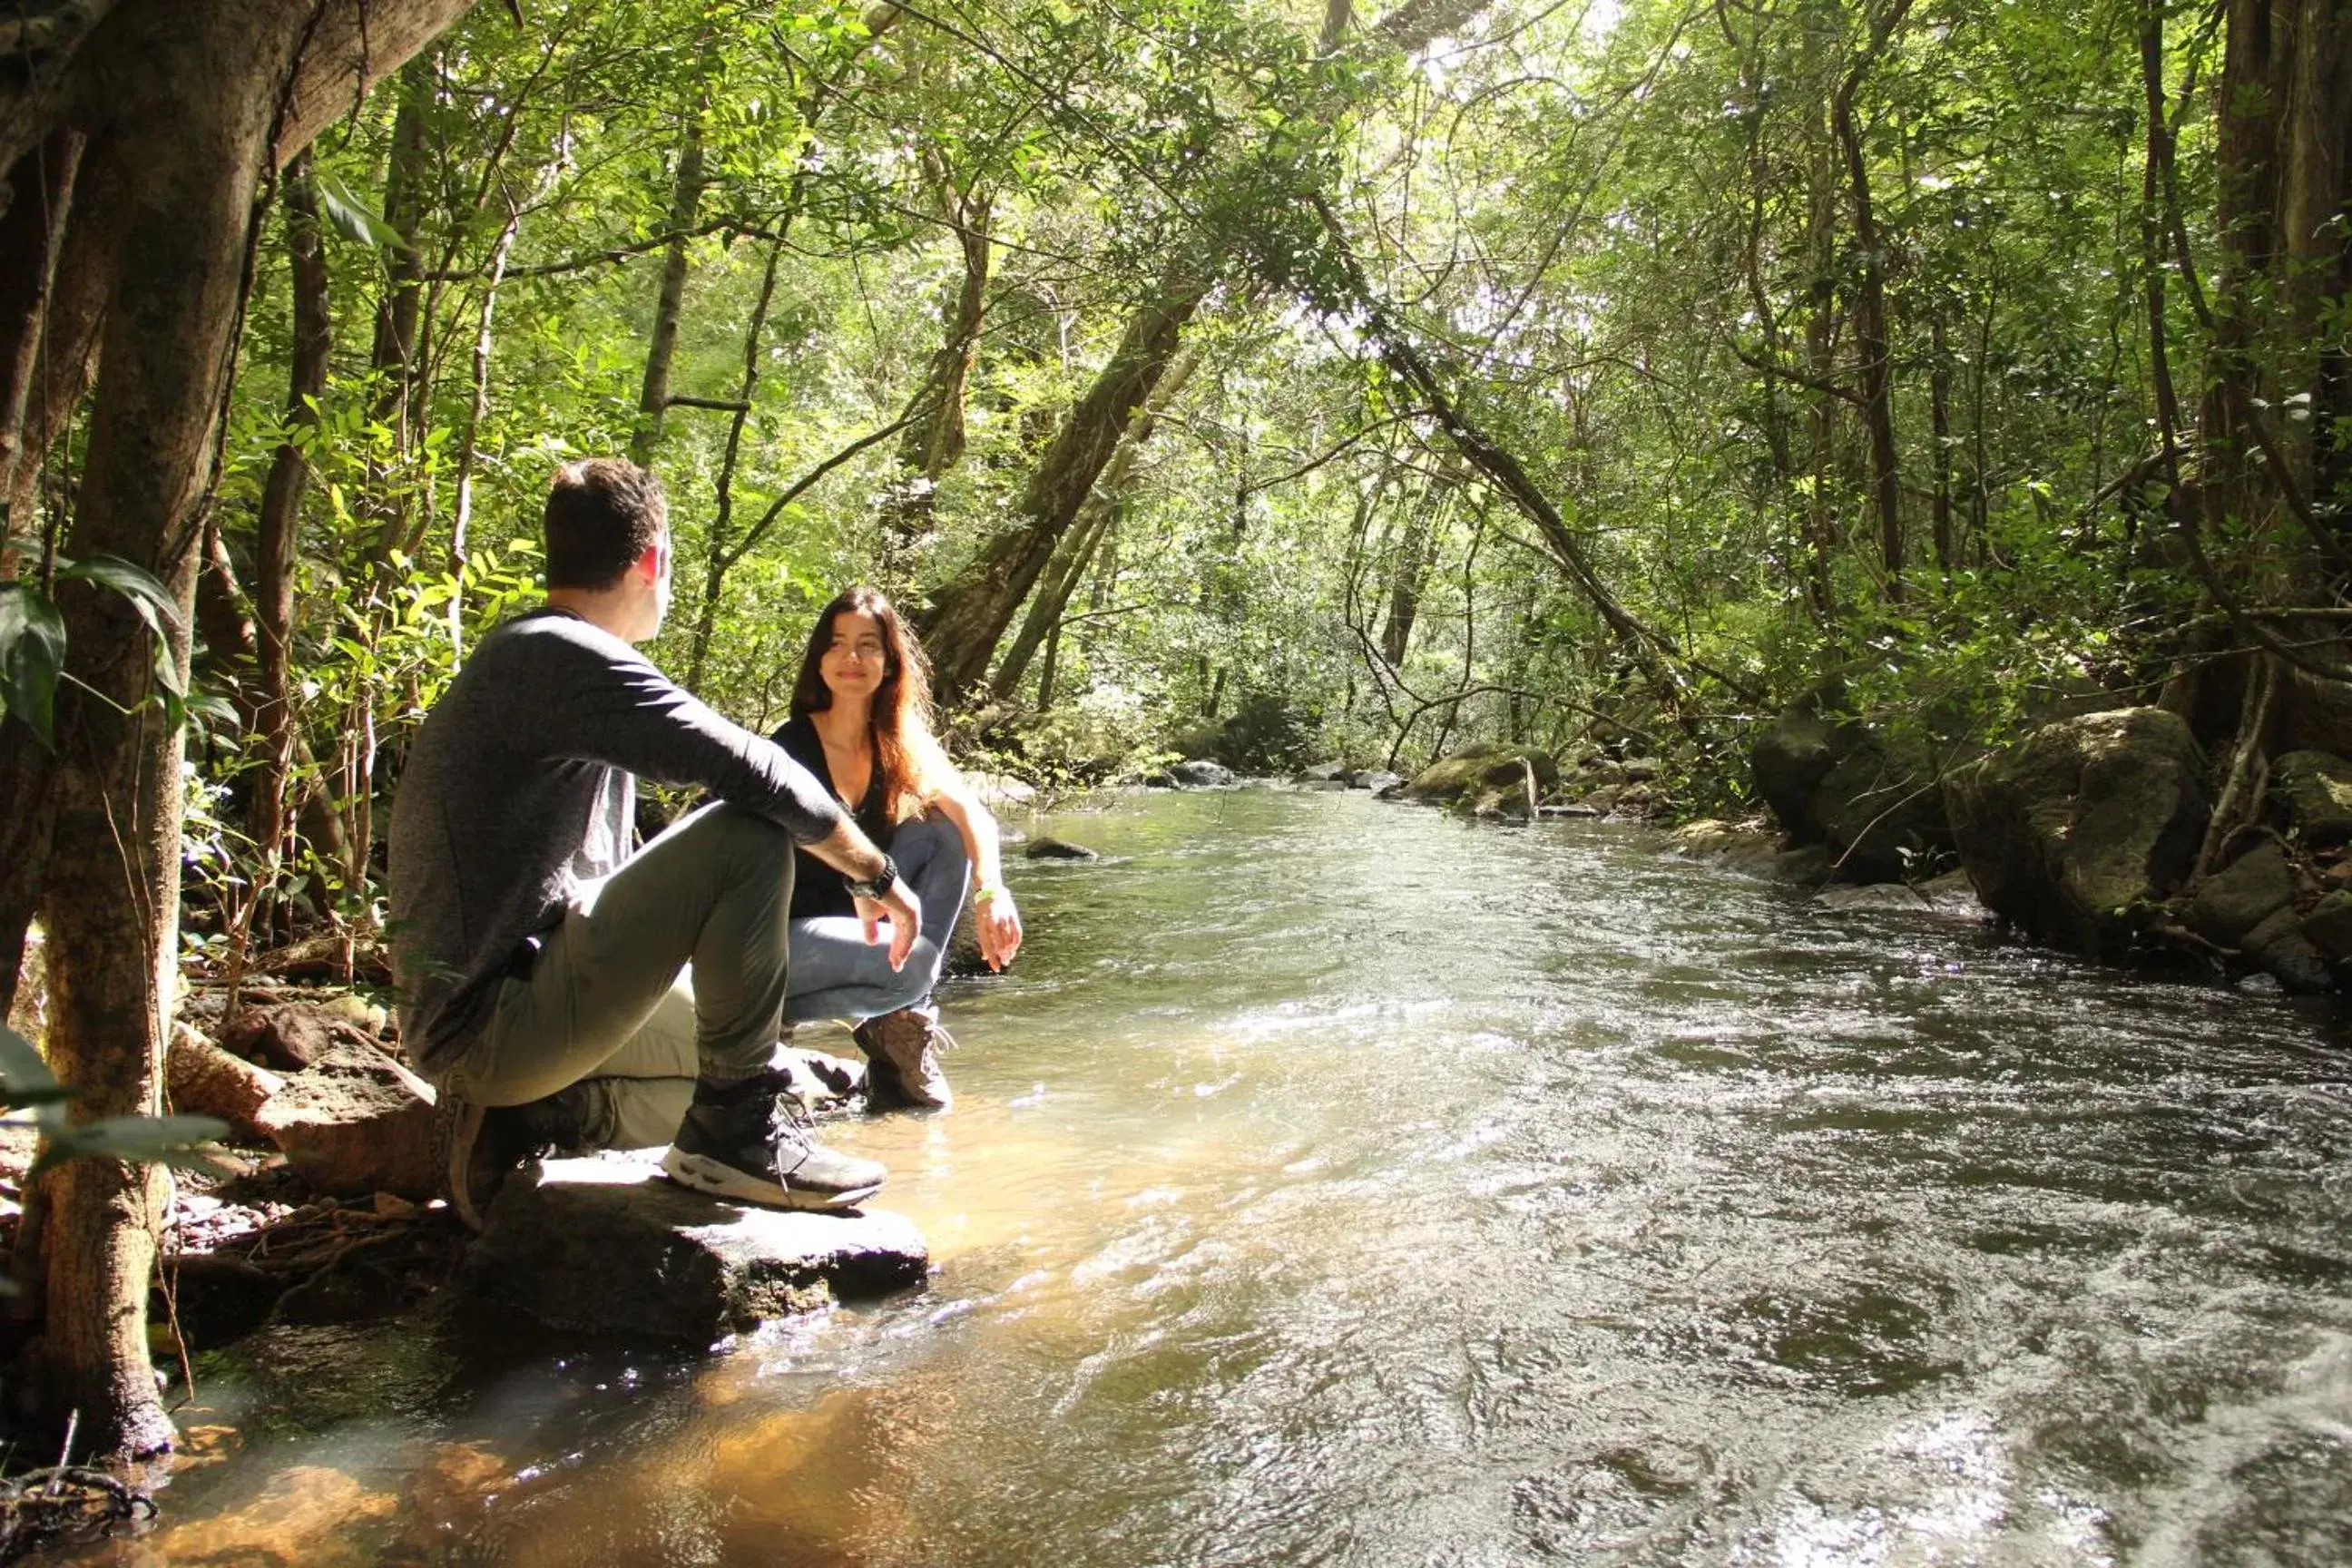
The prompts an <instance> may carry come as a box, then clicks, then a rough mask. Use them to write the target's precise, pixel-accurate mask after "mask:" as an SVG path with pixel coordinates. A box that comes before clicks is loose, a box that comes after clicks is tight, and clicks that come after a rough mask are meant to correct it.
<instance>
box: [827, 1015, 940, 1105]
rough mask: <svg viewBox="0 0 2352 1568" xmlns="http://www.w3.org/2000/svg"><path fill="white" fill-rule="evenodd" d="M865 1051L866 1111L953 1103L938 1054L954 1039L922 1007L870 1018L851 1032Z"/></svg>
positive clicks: (937, 1019) (933, 1016)
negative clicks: (866, 1065)
mask: <svg viewBox="0 0 2352 1568" xmlns="http://www.w3.org/2000/svg"><path fill="white" fill-rule="evenodd" d="M849 1033H850V1037H851V1038H853V1039H855V1040H856V1042H857V1045H858V1048H859V1049H860V1050H863V1051H864V1052H865V1053H866V1060H867V1062H868V1063H869V1066H868V1067H867V1068H866V1110H948V1109H949V1108H950V1107H951V1106H952V1105H954V1104H955V1091H954V1090H953V1089H950V1088H948V1075H947V1073H946V1071H945V1070H944V1069H943V1068H940V1052H942V1051H947V1050H952V1049H953V1048H954V1047H955V1037H954V1036H952V1035H950V1034H949V1033H948V1032H947V1031H946V1030H945V1029H942V1028H940V1021H939V1018H938V1016H936V1015H935V1014H933V1013H932V1012H931V1011H930V1010H929V1008H926V1007H901V1008H899V1009H898V1011H897V1012H895V1013H885V1014H883V1015H882V1016H880V1017H878V1018H868V1019H866V1022H864V1023H862V1024H860V1025H858V1026H857V1027H856V1028H854V1029H852V1030H851V1031H850V1032H849Z"/></svg>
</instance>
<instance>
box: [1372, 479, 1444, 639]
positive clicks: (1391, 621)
mask: <svg viewBox="0 0 2352 1568" xmlns="http://www.w3.org/2000/svg"><path fill="white" fill-rule="evenodd" d="M1452 489H1453V487H1452V486H1451V485H1448V484H1433V485H1429V486H1426V487H1424V488H1423V490H1422V493H1421V500H1420V502H1419V503H1418V504H1417V505H1415V506H1414V507H1413V509H1412V511H1411V513H1410V514H1408V515H1407V516H1406V518H1405V524H1404V538H1403V539H1402V541H1400V542H1398V545H1397V554H1396V560H1395V561H1394V562H1393V563H1391V570H1390V572H1389V606H1388V614H1387V616H1385V617H1383V619H1382V620H1381V658H1385V659H1387V660H1388V661H1389V664H1390V665H1391V667H1392V668H1394V667H1402V665H1403V663H1404V656H1405V651H1406V650H1407V649H1408V648H1410V647H1412V626H1413V622H1415V621H1416V620H1419V619H1420V618H1421V592H1422V589H1423V586H1424V585H1425V584H1427V582H1428V581H1429V574H1430V572H1431V570H1432V569H1433V567H1435V566H1436V564H1437V526H1436V518H1435V517H1434V516H1433V513H1435V512H1437V511H1440V510H1443V509H1444V505H1445V502H1446V500H1448V499H1449V498H1450V496H1451V494H1452Z"/></svg>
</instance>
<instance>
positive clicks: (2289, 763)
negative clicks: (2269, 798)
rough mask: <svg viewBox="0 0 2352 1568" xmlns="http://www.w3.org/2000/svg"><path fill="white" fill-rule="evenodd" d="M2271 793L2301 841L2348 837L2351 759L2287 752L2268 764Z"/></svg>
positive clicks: (2351, 834) (2317, 843) (2320, 843)
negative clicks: (2284, 808) (2281, 806)
mask: <svg viewBox="0 0 2352 1568" xmlns="http://www.w3.org/2000/svg"><path fill="white" fill-rule="evenodd" d="M2271 794H2272V795H2273V796H2275V797H2276V798H2277V799H2278V802H2279V804H2280V805H2284V806H2285V807H2286V816H2287V821H2288V822H2289V823H2290V824H2292V825H2293V826H2294V832H2295V836H2296V837H2299V838H2301V839H2302V840H2303V841H2304V842H2305V844H2309V845H2312V846H2314V847H2325V846H2326V845H2331V844H2342V843H2345V842H2347V840H2352V763H2347V762H2346V761H2345V760H2344V759H2343V758H2341V757H2334V756H2330V755H2328V754H2327V753H2326V752H2287V753H2286V754H2285V755H2284V756H2282V757H2280V758H2279V759H2278V760H2277V761H2275V762H2273V763H2272V764H2271Z"/></svg>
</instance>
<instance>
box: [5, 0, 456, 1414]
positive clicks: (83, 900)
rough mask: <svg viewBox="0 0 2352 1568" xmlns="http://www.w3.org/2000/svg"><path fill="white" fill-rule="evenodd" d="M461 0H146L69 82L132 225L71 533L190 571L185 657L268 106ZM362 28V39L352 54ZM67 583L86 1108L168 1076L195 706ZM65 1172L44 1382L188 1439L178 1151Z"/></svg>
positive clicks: (71, 1048)
mask: <svg viewBox="0 0 2352 1568" xmlns="http://www.w3.org/2000/svg"><path fill="white" fill-rule="evenodd" d="M463 8H464V7H463V5H461V4H456V3H454V0H408V3H405V4H402V3H388V0H367V3H366V4H364V5H362V0H331V3H329V4H327V5H323V6H322V5H319V4H317V3H316V0H236V3H234V4H232V3H230V0H209V3H205V4H189V3H188V0H125V4H124V5H122V6H121V7H120V8H119V9H118V10H117V11H116V12H115V14H114V15H113V16H111V17H110V19H109V21H108V23H107V27H106V32H105V36H104V37H103V38H102V40H101V39H100V38H93V39H92V40H91V42H90V43H89V45H87V46H86V47H84V48H83V50H82V51H81V53H80V54H79V56H78V57H77V58H76V61H75V69H76V72H77V74H78V76H82V77H83V79H81V80H79V82H78V83H77V84H76V88H75V93H74V95H73V100H74V101H79V102H83V103H86V104H89V105H91V106H93V107H94V108H99V109H103V110H105V115H104V118H105V121H106V122H107V130H106V132H105V133H104V135H103V136H102V137H100V138H99V139H96V140H94V141H93V144H92V147H91V149H90V153H89V163H88V167H87V168H86V169H85V171H84V173H85V176H86V177H87V178H88V179H89V187H88V190H87V193H86V195H87V199H88V200H89V202H90V203H91V204H93V205H95V206H96V207H97V208H98V209H99V210H101V211H110V212H113V213H115V214H117V215H119V221H120V222H121V226H122V232H121V243H120V245H119V246H118V247H116V248H115V252H114V258H113V261H112V264H111V266H110V267H109V268H108V269H107V297H108V299H109V300H110V310H109V311H108V315H107V320H106V324H105V329H104V332H103V335H102V340H101V345H100V362H99V371H98V385H97V392H96V398H95V403H94V406H93V412H92V415H91V419H90V434H89V455H88V458H87V461H86V464H85V472H84V478H83V481H82V489H81V495H80V497H79V504H78V507H77V511H76V516H75V519H74V527H73V532H72V546H73V551H74V552H75V553H76V554H77V555H80V556H88V555H91V554H100V553H104V554H112V555H118V556H121V557H122V558H123V559H125V560H128V561H130V562H131V563H134V564H138V565H141V566H143V567H145V568H147V569H148V570H149V571H151V572H152V573H153V574H155V575H156V576H157V577H158V578H160V579H161V580H162V581H163V583H164V584H167V586H169V587H170V588H171V589H172V590H173V592H174V593H175V594H176V595H178V597H179V600H180V603H181V605H182V606H183V611H184V612H185V609H186V607H187V606H188V605H189V602H190V598H191V595H192V589H193V584H194V559H195V553H196V547H197V544H198V542H200V540H201V539H202V536H203V528H202V523H201V517H200V509H201V502H202V500H203V490H204V486H205V479H206V477H207V473H208V468H209V463H208V458H209V455H210V449H211V444H212V438H213V435H214V431H215V424H216V420H217V417H218V413H219V408H220V401H221V397H222V395H223V393H224V391H225V388H226V376H227V372H228V368H229V365H230V363H231V359H232V355H233V353H234V344H233V342H232V329H233V325H234V322H235V321H236V305H237V299H238V296H239V293H240V292H241V290H242V289H243V286H244V272H245V265H246V259H247V248H248V245H249V238H250V233H251V225H252V223H253V222H254V218H255V213H254V195H255V191H256V187H257V183H258V179H259V176H260V174H261V172H262V170H263V169H264V168H265V167H267V166H268V164H269V163H270V160H271V158H272V156H273V153H274V151H275V149H274V146H273V143H274V142H276V143H279V144H282V143H283V141H284V137H283V135H282V133H280V132H282V128H280V127H277V126H274V125H273V123H272V122H273V119H274V118H275V114H276V111H277V110H278V106H279V105H280V104H281V103H283V102H286V101H288V99H289V95H288V93H287V85H288V82H289V78H293V77H296V76H297V75H298V70H299V75H300V77H301V78H302V79H306V80H315V82H316V86H317V89H318V90H317V91H316V92H314V93H313V94H311V95H310V96H309V97H308V98H307V99H305V100H304V106H303V110H302V112H303V114H305V115H308V116H311V117H312V118H313V120H314V121H323V118H324V116H325V115H326V114H327V113H330V112H332V111H333V110H331V109H330V108H328V107H326V106H327V105H328V104H329V103H330V101H331V100H333V98H334V97H335V95H334V94H333V93H331V91H330V90H329V89H330V86H331V83H332V82H333V81H334V80H335V79H337V78H336V75H335V72H336V71H337V70H349V69H352V68H358V69H360V70H361V72H362V77H361V81H360V83H359V85H361V86H362V87H363V86H364V85H365V80H366V79H367V78H368V77H369V76H372V75H373V73H375V72H377V71H380V70H383V69H389V68H394V67H396V66H397V65H398V64H399V63H400V61H401V60H402V59H403V58H405V56H406V55H407V54H408V53H410V52H413V50H414V49H415V47H418V46H419V45H421V44H422V42H423V41H424V39H425V37H430V36H431V33H432V32H433V31H437V30H438V27H439V26H442V25H445V24H446V21H447V20H448V19H449V17H451V16H455V15H456V14H457V12H459V11H461V10H462V9H463ZM362 11H364V13H365V15H364V17H362ZM362 34H364V35H365V38H366V40H368V41H369V47H368V49H367V52H366V54H365V58H366V64H365V66H364V67H356V66H355V65H354V62H355V61H356V60H357V59H358V58H359V55H358V54H356V53H354V51H353V46H354V45H355V44H356V43H358V42H359V41H360V39H361V36H362ZM305 40H307V41H308V44H309V47H310V54H308V55H304V54H303V48H304V44H305ZM101 43H102V45H103V47H100V46H101ZM85 67H87V68H88V69H87V71H86V72H85V71H84V68H85ZM340 101H341V103H343V104H348V102H349V97H348V94H347V93H346V94H344V95H342V96H341V100H340ZM314 128H315V127H314ZM295 145H296V146H299V142H298V143H296V144H295ZM59 602H60V607H61V609H62V610H63V612H64V615H65V617H66V623H67V631H68V655H67V668H68V673H69V675H70V677H71V678H72V679H71V681H70V682H69V683H68V687H67V689H64V690H61V691H60V693H59V702H58V757H57V776H56V780H55V783H54V785H53V787H52V789H51V792H50V793H51V795H52V797H53V799H54V801H55V805H56V811H57V819H56V825H55V827H54V830H53V832H52V835H51V849H52V857H53V867H54V868H55V871H56V872H57V874H56V875H53V876H52V877H51V878H50V879H48V885H47V889H45V896H44V899H43V904H42V915H43V919H44V921H45V923H46V924H47V928H48V930H49V931H50V933H51V945H50V950H49V951H50V966H51V967H50V974H51V986H52V992H53V996H52V1016H51V1026H50V1035H49V1041H48V1047H49V1059H50V1063H51V1065H52V1067H54V1068H56V1069H57V1072H58V1077H59V1078H60V1079H63V1080H64V1081H65V1082H66V1083H67V1084H68V1085H69V1086H70V1087H72V1088H73V1089H76V1090H77V1098H76V1100H75V1101H74V1104H73V1112H72V1114H73V1115H74V1116H75V1117H77V1118H78V1119H82V1120H88V1119H91V1118H96V1117H101V1116H110V1115H121V1114H126V1113H134V1112H142V1111H152V1110H155V1109H156V1108H157V1106H158V1104H159V1102H160V1095H159V1088H160V1081H161V1073H162V1068H163V1050H164V1045H165V1040H166V1033H165V1030H166V1023H167V1019H168V1017H169V1014H170V1011H171V1006H172V1002H173V981H174V978H175V976H174V967H173V966H174V961H175V959H176V956H177V952H176V950H177V918H178V899H179V847H180V815H181V806H182V802H181V782H180V756H181V742H182V736H183V731H182V729H181V727H180V726H179V725H178V724H176V723H173V722H170V721H167V718H166V715H165V712H164V710H163V707H162V705H161V704H160V703H159V702H158V701H156V700H154V698H155V696H156V692H155V681H154V675H153V668H154V661H155V658H156V656H157V649H156V647H155V645H154V641H153V637H152V634H151V633H150V632H149V631H148V629H147V627H146V626H145V624H144V623H143V622H142V621H141V620H140V619H139V617H138V616H136V615H134V614H133V613H132V612H131V608H130V606H129V605H128V604H127V603H126V602H125V601H124V600H123V599H122V598H121V596H120V595H114V594H110V593H106V592H101V591H100V590H98V589H96V588H94V587H92V586H90V585H89V584H80V583H75V584H64V585H63V591H61V593H60V595H59ZM187 619H188V617H187V616H186V614H185V613H183V614H182V616H181V617H180V620H179V622H178V624H177V626H175V627H174V628H173V636H172V638H171V643H170V646H167V647H164V648H163V650H161V651H162V655H163V657H165V658H171V659H173V661H175V662H176V663H177V664H178V665H179V667H180V668H182V669H183V670H184V669H185V668H186V664H187V652H188V647H187V632H186V629H185V628H186V625H187ZM161 1186H162V1180H161V1176H160V1174H159V1173H157V1172H156V1170H155V1169H154V1168H153V1167H150V1166H137V1167H133V1166H129V1165H125V1164H123V1163H119V1162H113V1161H103V1160H82V1161H74V1162H69V1163H67V1164H65V1165H63V1166H60V1167H58V1169H57V1170H56V1171H54V1172H53V1173H50V1175H49V1176H48V1177H47V1204H48V1221H47V1232H46V1234H47V1246H48V1251H47V1281H46V1287H45V1291H46V1307H47V1311H46V1314H45V1317H46V1338H45V1342H44V1347H43V1354H42V1356H41V1360H40V1364H41V1368H42V1371H43V1373H44V1383H45V1386H44V1388H43V1393H44V1394H45V1395H46V1396H47V1405H48V1408H49V1409H50V1410H51V1411H52V1412H55V1413H57V1414H59V1415H62V1414H63V1413H64V1412H66V1411H68V1410H73V1411H78V1412H79V1416H80V1429H81V1431H82V1432H83V1433H84V1434H85V1435H86V1436H87V1437H88V1438H89V1443H90V1446H91V1447H93V1448H96V1449H99V1450H109V1451H117V1450H119V1451H124V1452H132V1453H143V1452H154V1451H158V1450H160V1449H163V1448H165V1447H169V1446H170V1444H171V1441H172V1436H173V1434H172V1427H171V1423H170V1421H169V1419H168V1418H167V1417H166V1416H165V1415H164V1414H163V1409H162V1407H161V1405H159V1404H158V1402H157V1400H156V1391H155V1382H154V1378H153V1375H152V1372H151V1371H150V1369H149V1364H148V1351H147V1336H146V1302H147V1289H148V1280H149V1276H150V1273H151V1270H152V1265H153V1261H154V1243H153V1239H152V1236H153V1232H152V1226H154V1224H155V1223H156V1219H157V1215H156V1207H157V1201H158V1199H159V1196H160V1190H161Z"/></svg>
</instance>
